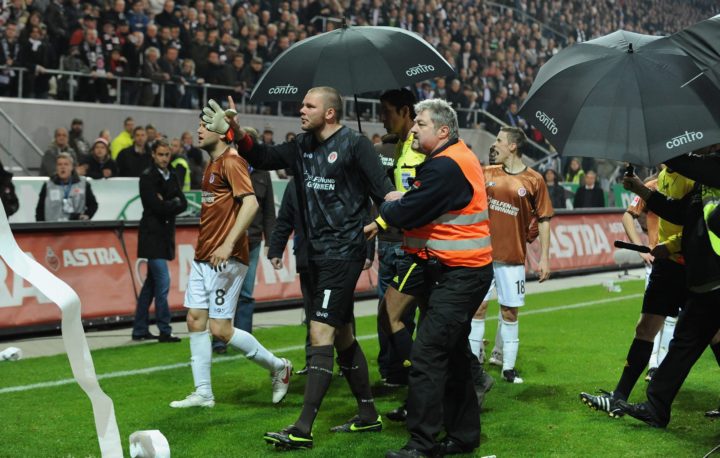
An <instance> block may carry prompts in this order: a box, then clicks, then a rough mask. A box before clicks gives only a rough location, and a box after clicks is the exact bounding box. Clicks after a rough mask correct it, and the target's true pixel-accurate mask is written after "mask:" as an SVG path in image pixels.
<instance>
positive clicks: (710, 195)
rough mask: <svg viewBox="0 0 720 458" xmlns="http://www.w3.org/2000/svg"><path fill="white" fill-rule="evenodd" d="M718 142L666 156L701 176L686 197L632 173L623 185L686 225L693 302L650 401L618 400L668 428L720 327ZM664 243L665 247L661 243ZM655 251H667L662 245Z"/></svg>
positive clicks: (681, 320)
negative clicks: (709, 211) (710, 218)
mask: <svg viewBox="0 0 720 458" xmlns="http://www.w3.org/2000/svg"><path fill="white" fill-rule="evenodd" d="M712 149H713V147H704V148H702V149H700V150H698V151H696V154H698V155H700V156H704V157H694V158H693V157H689V156H682V157H679V158H676V159H672V160H669V161H666V163H665V164H666V165H667V166H668V167H669V168H671V169H672V170H675V171H677V172H678V173H680V174H682V175H683V176H685V177H688V178H690V179H693V180H695V181H696V183H695V186H694V187H693V189H692V190H691V191H690V192H689V193H688V194H686V195H685V197H683V198H682V199H679V200H677V199H672V198H669V197H666V196H665V195H663V194H661V193H660V192H658V191H652V190H651V189H650V188H648V187H647V186H645V185H644V184H643V182H642V181H641V180H640V179H639V178H637V177H636V176H634V175H632V176H629V177H625V178H624V179H623V186H624V187H625V189H628V190H630V191H632V192H634V193H635V194H637V195H638V196H640V198H642V199H643V200H644V201H645V202H646V203H647V207H648V208H649V209H650V210H652V211H653V212H655V213H656V214H657V215H658V216H660V217H661V218H663V219H665V220H667V221H670V222H672V223H674V224H678V225H682V226H683V230H682V248H681V250H682V254H683V257H684V259H685V268H686V271H687V275H686V277H685V279H686V282H687V283H686V285H687V288H688V290H689V293H688V298H687V302H686V303H685V306H684V308H683V310H682V312H680V315H679V317H678V321H677V324H676V326H675V334H674V336H673V341H672V344H671V345H670V349H669V350H668V353H667V355H666V356H665V359H664V360H663V362H662V364H660V367H658V370H657V372H656V373H655V375H654V376H653V378H652V380H651V381H650V384H649V385H648V389H647V401H645V402H642V403H638V404H630V403H628V402H626V401H623V400H618V402H617V407H618V408H619V412H620V413H621V414H627V415H630V416H631V417H634V418H636V419H638V420H641V421H644V422H645V423H647V424H648V425H650V426H653V427H656V428H664V427H666V426H667V424H668V423H669V422H670V411H671V407H672V402H673V400H674V399H675V396H676V395H677V392H678V391H679V390H680V387H681V386H682V384H683V382H684V381H685V378H686V377H687V375H688V374H689V373H690V369H692V366H693V365H694V364H695V362H696V361H697V360H698V358H700V356H701V355H702V353H703V351H704V350H705V347H706V346H707V345H708V344H710V343H711V341H712V338H713V336H714V335H715V334H716V332H717V330H718V328H720V309H719V308H718V307H717V304H718V301H720V248H717V246H718V245H717V243H716V242H717V236H716V235H715V234H713V233H712V232H711V231H709V230H708V226H707V221H706V218H707V216H706V213H705V209H706V207H707V206H708V205H709V204H710V203H711V202H712V201H713V200H715V199H716V197H715V196H717V195H720V162H719V161H718V158H717V156H716V155H711V154H709V153H710V152H711V151H712ZM658 247H660V248H658ZM658 247H656V248H654V249H653V251H652V252H651V253H650V254H652V255H653V256H655V257H656V258H657V257H659V256H662V255H663V251H666V250H664V249H663V248H662V245H658Z"/></svg>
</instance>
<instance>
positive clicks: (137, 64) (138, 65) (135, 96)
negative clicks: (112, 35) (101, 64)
mask: <svg viewBox="0 0 720 458" xmlns="http://www.w3.org/2000/svg"><path fill="white" fill-rule="evenodd" d="M138 1H140V0H138ZM144 45H145V35H143V33H142V32H133V33H131V34H129V35H128V36H127V40H126V41H125V44H123V46H122V55H123V57H124V58H125V59H127V71H126V72H125V74H126V75H127V76H131V77H139V76H141V74H142V66H143V65H142V64H143V61H144V55H143V49H144ZM140 88H141V85H140V83H137V82H134V81H129V82H123V86H122V91H121V92H122V103H124V104H126V105H137V104H138V103H139V100H140Z"/></svg>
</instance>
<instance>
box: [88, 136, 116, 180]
mask: <svg viewBox="0 0 720 458" xmlns="http://www.w3.org/2000/svg"><path fill="white" fill-rule="evenodd" d="M117 175H118V170H117V164H115V161H113V160H112V158H111V157H110V149H109V148H108V142H107V140H105V139H104V138H102V137H98V138H96V139H95V141H94V142H93V144H92V149H91V150H90V155H89V157H88V169H87V173H86V176H88V177H90V178H92V179H95V180H99V179H101V178H112V177H115V176H117Z"/></svg>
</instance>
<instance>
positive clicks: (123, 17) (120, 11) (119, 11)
mask: <svg viewBox="0 0 720 458" xmlns="http://www.w3.org/2000/svg"><path fill="white" fill-rule="evenodd" d="M129 19H130V18H129V17H128V15H127V14H125V0H115V1H114V2H113V6H112V9H111V10H110V11H105V12H104V13H103V21H107V22H111V23H113V24H119V23H120V21H126V22H128V21H129Z"/></svg>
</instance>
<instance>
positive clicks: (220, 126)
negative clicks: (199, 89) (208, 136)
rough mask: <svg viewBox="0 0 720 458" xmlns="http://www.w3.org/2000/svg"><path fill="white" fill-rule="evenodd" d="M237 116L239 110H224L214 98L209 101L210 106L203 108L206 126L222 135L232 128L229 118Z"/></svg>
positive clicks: (203, 118)
mask: <svg viewBox="0 0 720 458" xmlns="http://www.w3.org/2000/svg"><path fill="white" fill-rule="evenodd" d="M226 116H227V117H228V118H230V119H232V118H234V117H235V116H237V111H236V110H233V109H228V110H223V109H222V107H221V106H220V105H218V103H217V102H216V101H214V100H213V99H210V100H209V101H208V106H206V107H205V108H203V115H202V120H203V122H204V123H205V127H206V128H207V129H208V130H211V131H213V132H216V133H218V134H220V135H225V134H226V133H227V131H228V130H229V129H230V124H228V122H227V119H225V117H226Z"/></svg>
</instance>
